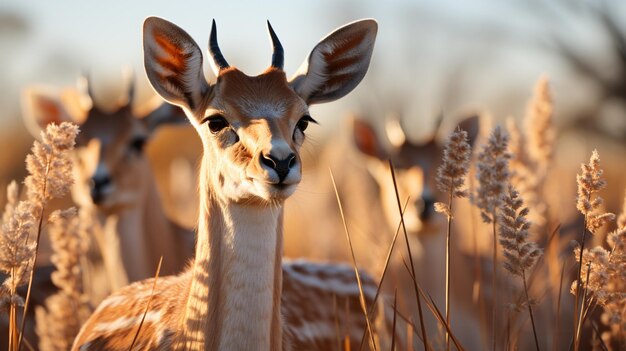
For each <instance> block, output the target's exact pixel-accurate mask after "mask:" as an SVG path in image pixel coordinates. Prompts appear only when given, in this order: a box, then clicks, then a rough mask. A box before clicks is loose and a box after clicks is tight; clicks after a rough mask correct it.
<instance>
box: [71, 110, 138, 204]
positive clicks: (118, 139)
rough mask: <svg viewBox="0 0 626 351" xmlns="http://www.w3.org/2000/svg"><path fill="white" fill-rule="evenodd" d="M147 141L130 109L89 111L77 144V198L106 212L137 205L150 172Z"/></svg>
mask: <svg viewBox="0 0 626 351" xmlns="http://www.w3.org/2000/svg"><path fill="white" fill-rule="evenodd" d="M148 137H149V133H148V128H147V127H146V126H145V125H144V124H143V123H142V121H140V120H138V119H136V118H134V116H133V115H132V113H131V111H130V109H127V108H122V109H120V110H118V111H116V112H113V113H103V112H100V111H98V110H91V111H89V114H88V116H87V119H86V120H85V121H84V123H83V124H82V125H81V133H80V134H79V136H78V137H77V140H76V153H75V156H76V157H75V159H76V162H75V163H74V164H75V167H74V169H75V172H74V174H75V181H76V186H75V187H74V191H73V196H74V198H75V199H76V200H78V201H80V202H81V203H89V202H92V203H93V204H95V205H96V206H98V207H99V208H101V209H102V210H104V211H105V212H111V211H116V210H120V209H122V208H125V207H128V206H133V205H136V204H137V202H138V201H139V198H140V196H141V194H142V193H145V191H143V187H144V186H145V182H142V180H144V179H145V178H146V174H145V172H147V171H150V165H149V164H148V160H147V159H146V157H145V155H144V153H143V147H144V145H145V143H146V141H147V140H148Z"/></svg>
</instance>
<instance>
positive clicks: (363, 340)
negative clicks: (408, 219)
mask: <svg viewBox="0 0 626 351" xmlns="http://www.w3.org/2000/svg"><path fill="white" fill-rule="evenodd" d="M410 199H411V198H410V197H407V199H406V201H405V202H404V207H403V208H402V213H401V214H400V215H401V216H402V217H404V212H405V211H406V207H407V205H408V204H409V200H410ZM400 226H401V223H398V226H397V227H396V231H395V233H394V235H393V239H392V240H391V245H389V251H387V258H386V259H385V264H384V266H383V272H382V273H381V275H380V281H379V282H378V286H377V287H376V294H375V295H374V301H372V306H370V310H369V316H370V320H371V318H372V317H373V316H374V311H376V302H377V301H378V297H379V296H380V291H381V289H382V286H383V282H384V280H385V276H386V275H387V268H389V262H390V260H391V255H392V253H393V248H394V247H395V246H396V241H397V239H398V234H399V233H400ZM365 334H366V331H364V333H363V336H362V337H361V344H360V346H359V351H360V350H363V344H364V342H365Z"/></svg>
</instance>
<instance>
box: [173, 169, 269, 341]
mask: <svg viewBox="0 0 626 351" xmlns="http://www.w3.org/2000/svg"><path fill="white" fill-rule="evenodd" d="M204 167H205V166H204V164H203V170H202V172H201V174H207V173H206V172H204V171H205V170H206V169H205V168H204ZM210 184H211V182H210V179H202V180H201V185H200V187H201V190H200V194H201V195H200V196H201V201H202V202H201V208H200V218H199V227H198V241H197V245H196V260H195V263H194V265H193V268H192V273H191V274H192V278H191V279H192V280H191V284H190V291H189V297H188V301H187V305H186V309H185V315H184V320H183V321H182V328H183V338H182V340H181V342H182V343H184V345H179V346H183V348H184V349H185V350H273V351H278V350H281V349H282V347H281V337H282V335H281V326H280V292H281V290H282V270H281V256H282V206H281V207H259V206H246V205H240V204H235V203H232V202H228V201H223V200H220V199H219V197H218V196H216V193H215V191H214V190H213V189H212V188H211V185H210Z"/></svg>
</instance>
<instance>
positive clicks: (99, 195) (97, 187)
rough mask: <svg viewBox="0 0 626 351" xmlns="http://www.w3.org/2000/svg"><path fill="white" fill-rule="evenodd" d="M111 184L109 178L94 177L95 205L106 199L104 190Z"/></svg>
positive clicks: (92, 183)
mask: <svg viewBox="0 0 626 351" xmlns="http://www.w3.org/2000/svg"><path fill="white" fill-rule="evenodd" d="M110 184H111V178H110V177H109V176H94V177H92V178H91V181H90V184H89V185H90V187H91V199H92V200H93V202H94V203H95V204H98V203H100V202H102V200H103V199H104V189H105V188H106V187H107V186H108V185H110Z"/></svg>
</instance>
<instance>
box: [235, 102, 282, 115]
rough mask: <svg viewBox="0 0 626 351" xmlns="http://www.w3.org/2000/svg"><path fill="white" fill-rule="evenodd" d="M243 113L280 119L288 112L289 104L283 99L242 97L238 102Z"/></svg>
mask: <svg viewBox="0 0 626 351" xmlns="http://www.w3.org/2000/svg"><path fill="white" fill-rule="evenodd" d="M237 107H238V108H239V110H240V111H241V114H243V115H244V116H248V117H250V118H270V119H278V118H281V117H283V116H285V114H286V113H287V110H288V109H287V104H286V103H285V102H282V101H273V102H269V101H258V100H256V101H254V100H247V99H242V100H240V101H238V102H237Z"/></svg>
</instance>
